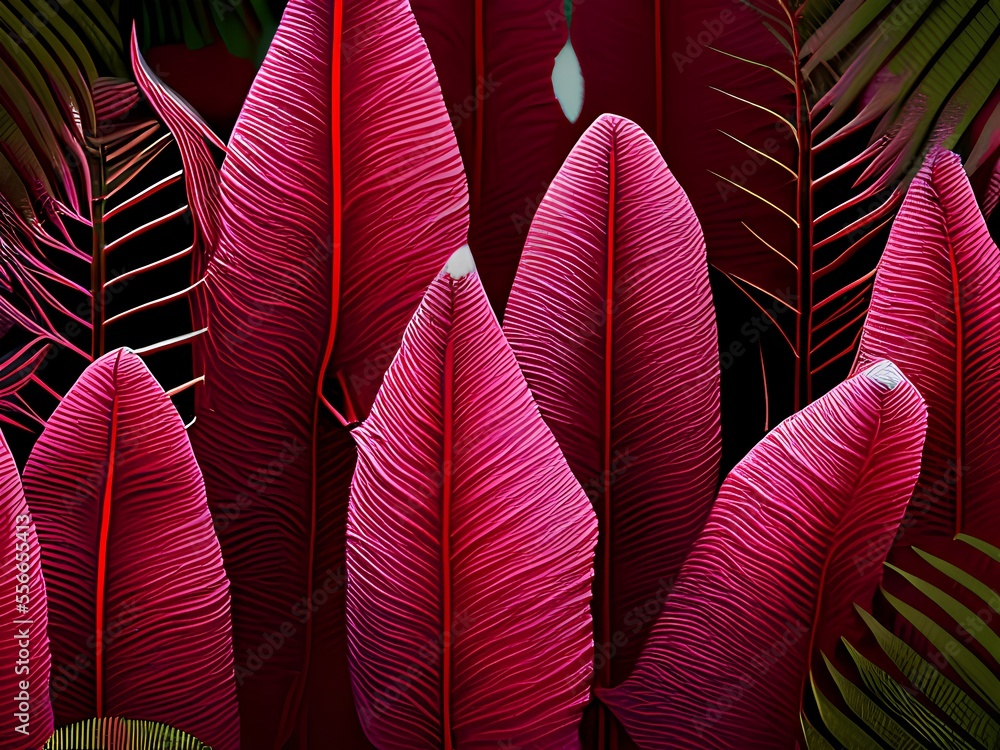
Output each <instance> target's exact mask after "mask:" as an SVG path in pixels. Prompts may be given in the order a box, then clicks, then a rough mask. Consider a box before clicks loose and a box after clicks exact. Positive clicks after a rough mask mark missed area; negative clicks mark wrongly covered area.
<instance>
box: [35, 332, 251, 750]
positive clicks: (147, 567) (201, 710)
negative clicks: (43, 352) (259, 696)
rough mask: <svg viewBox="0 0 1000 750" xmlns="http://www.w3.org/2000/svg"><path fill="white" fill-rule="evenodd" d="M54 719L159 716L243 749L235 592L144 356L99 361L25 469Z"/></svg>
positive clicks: (174, 421)
mask: <svg viewBox="0 0 1000 750" xmlns="http://www.w3.org/2000/svg"><path fill="white" fill-rule="evenodd" d="M24 487H25V494H26V496H27V497H28V502H29V504H30V507H31V511H32V514H33V515H34V517H35V521H36V523H37V525H38V538H39V541H40V542H41V546H42V569H43V572H44V574H45V580H46V584H47V587H48V595H49V637H50V638H51V639H52V695H53V699H52V703H53V709H54V711H55V717H56V724H57V725H59V726H63V725H66V724H72V723H75V722H78V721H82V720H84V719H88V718H91V717H109V716H126V717H129V718H133V719H143V720H148V721H156V722H161V723H164V724H169V725H170V726H173V727H176V728H177V729H180V730H182V731H184V732H187V733H189V734H191V735H194V736H195V737H197V738H198V739H199V740H201V741H202V742H204V743H205V744H207V745H209V746H211V747H212V748H215V750H232V749H234V748H237V747H238V746H239V742H238V718H237V709H236V690H235V687H236V686H235V684H234V681H233V651H232V631H231V623H230V615H229V591H228V585H227V581H226V574H225V571H224V570H223V567H222V555H221V551H220V549H219V543H218V541H217V540H216V538H215V533H214V532H213V530H212V518H211V515H210V514H209V511H208V504H207V502H206V499H205V487H204V484H203V482H202V478H201V472H200V471H199V469H198V464H197V463H196V462H195V458H194V454H193V453H192V452H191V446H190V444H189V443H188V438H187V433H186V432H185V430H184V424H183V423H182V422H181V418H180V416H179V415H178V414H177V412H176V410H175V409H174V407H173V405H172V404H171V403H170V399H169V398H168V397H167V395H166V394H165V393H164V392H163V389H162V388H160V386H159V385H158V384H157V383H156V381H155V380H153V377H152V375H150V374H149V370H147V369H146V366H145V365H144V364H143V362H142V360H140V359H139V358H138V357H137V356H136V355H135V354H133V353H132V352H130V351H128V350H123V349H118V350H116V351H113V352H111V353H109V354H106V355H105V356H103V357H101V358H100V359H99V360H97V361H96V362H94V363H93V364H91V365H90V367H88V368H87V370H86V371H85V372H84V373H83V375H82V376H81V377H80V379H79V380H78V381H77V383H76V384H75V385H74V386H73V388H71V389H70V391H69V393H68V394H67V395H66V397H65V398H64V399H63V401H62V403H61V404H60V405H59V406H58V407H57V408H56V410H55V412H54V413H53V414H52V417H51V418H50V419H49V421H48V424H47V425H46V427H45V430H44V431H43V432H42V435H41V437H40V438H39V439H38V442H37V443H36V444H35V447H34V450H33V451H32V453H31V457H30V458H29V459H28V464H27V466H26V467H25V470H24Z"/></svg>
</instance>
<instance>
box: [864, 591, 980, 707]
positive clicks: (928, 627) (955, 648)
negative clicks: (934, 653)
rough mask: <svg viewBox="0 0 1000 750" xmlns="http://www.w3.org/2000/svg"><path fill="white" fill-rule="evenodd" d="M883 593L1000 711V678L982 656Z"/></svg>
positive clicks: (954, 667)
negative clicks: (984, 662) (978, 655)
mask: <svg viewBox="0 0 1000 750" xmlns="http://www.w3.org/2000/svg"><path fill="white" fill-rule="evenodd" d="M882 594H883V596H885V598H886V600H887V601H888V602H889V604H891V605H892V607H893V608H894V609H895V610H896V611H897V612H899V614H900V615H902V616H903V618H905V619H906V620H907V621H908V622H909V623H910V624H911V625H913V627H915V628H916V629H917V630H919V631H920V632H921V633H922V634H923V636H924V637H925V638H926V639H927V640H928V641H930V642H931V645H932V646H934V648H936V649H937V650H938V651H939V652H940V653H941V654H942V655H943V656H944V658H945V659H947V660H948V663H949V664H951V666H952V668H953V669H954V670H955V671H956V672H957V673H958V675H959V677H961V678H962V679H963V680H965V682H966V683H967V684H968V685H969V687H971V688H972V689H973V690H975V691H976V692H977V693H978V694H979V695H980V696H981V697H982V698H984V699H985V700H986V701H988V702H989V703H990V704H991V705H992V706H993V708H994V709H995V710H997V711H1000V678H997V676H996V675H995V674H993V672H992V671H991V670H990V669H989V668H988V667H987V666H986V665H985V664H983V662H982V660H981V659H980V658H979V657H977V656H976V655H975V654H973V653H972V652H971V651H969V649H967V648H966V647H965V646H964V645H962V643H961V642H960V641H958V640H956V639H955V638H954V636H952V635H951V634H950V633H948V632H946V631H945V630H944V628H942V627H941V626H940V625H938V624H937V623H936V622H934V621H933V620H932V619H931V618H929V617H928V616H927V615H925V614H924V613H923V612H921V611H920V610H918V609H916V608H914V607H911V606H910V605H909V604H907V603H906V602H904V601H902V600H900V599H897V598H896V597H894V596H893V595H892V594H890V593H889V592H887V591H886V590H885V589H883V590H882Z"/></svg>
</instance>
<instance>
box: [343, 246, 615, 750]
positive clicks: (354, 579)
mask: <svg viewBox="0 0 1000 750" xmlns="http://www.w3.org/2000/svg"><path fill="white" fill-rule="evenodd" d="M460 255H461V253H460V254H457V255H456V258H455V259H453V260H452V261H451V263H450V264H449V269H446V272H445V273H443V274H442V275H441V276H439V277H438V278H437V279H436V280H435V281H434V283H433V284H432V285H431V287H430V288H429V289H428V291H427V294H426V295H425V297H424V300H423V302H422V303H421V305H420V308H419V309H418V310H417V313H416V315H415V316H414V318H413V321H412V322H411V323H410V327H409V328H408V329H407V332H406V334H405V336H404V337H403V343H402V347H401V349H400V353H399V354H398V355H397V357H396V359H395V360H394V362H393V364H392V366H391V368H390V370H389V372H388V374H387V375H386V381H385V384H384V385H383V386H382V389H381V391H380V392H379V395H378V398H377V399H376V402H375V406H374V408H373V410H372V416H371V417H370V418H369V419H368V421H366V422H365V423H364V424H363V425H362V426H361V427H360V428H359V429H358V430H356V431H355V435H356V437H357V440H358V468H357V472H356V473H355V476H354V481H353V483H352V486H351V504H350V507H349V510H348V527H347V540H348V541H347V565H348V586H347V617H348V638H349V640H350V646H351V652H350V653H351V680H352V684H353V685H354V693H355V696H356V699H357V701H358V707H359V711H360V714H361V717H362V721H363V722H364V724H365V726H366V731H367V733H368V736H369V737H370V738H371V740H372V741H373V742H374V744H375V745H376V746H377V747H378V748H380V750H389V748H398V749H399V750H403V749H404V748H405V749H406V750H417V749H419V748H426V749H427V750H430V749H431V748H434V749H437V748H446V749H448V750H450V749H451V748H470V749H479V750H485V749H486V748H489V749H490V750H493V749H494V748H496V747H498V746H500V747H505V746H507V745H508V744H509V745H511V746H514V747H530V748H538V749H539V750H544V749H545V748H553V749H554V748H573V747H579V738H578V734H577V732H578V724H579V721H580V717H581V713H582V710H583V706H584V705H585V704H586V702H587V694H588V688H589V681H590V676H591V670H592V665H591V660H592V658H593V645H592V642H591V616H590V612H589V602H590V586H591V577H592V563H593V550H594V544H595V542H596V537H597V524H596V520H595V518H594V513H593V510H592V509H591V507H590V504H589V503H588V502H587V498H586V496H585V494H584V493H583V491H582V490H581V488H580V485H579V484H578V483H577V481H576V480H575V479H574V478H573V475H572V473H571V472H570V470H569V467H568V466H567V465H566V460H565V459H564V458H563V456H562V454H561V453H560V451H559V447H558V446H557V444H556V441H555V439H554V438H553V437H552V433H551V432H549V429H548V428H547V427H546V426H545V423H544V422H543V421H542V419H541V417H540V416H539V414H538V410H537V408H536V406H535V404H534V401H533V400H532V398H531V394H530V393H529V391H528V387H527V384H526V383H525V381H524V378H523V376H522V375H521V372H520V370H519V369H518V366H517V363H516V361H515V359H514V355H513V354H512V352H511V351H510V349H509V347H508V346H507V343H506V342H505V341H504V338H503V334H502V333H501V332H500V328H499V326H497V323H496V319H495V318H494V316H493V313H492V311H491V310H490V307H489V302H488V301H487V298H486V295H485V293H484V291H483V288H482V286H481V285H480V283H479V279H478V277H477V276H476V275H475V274H474V273H469V274H468V275H462V274H463V273H464V271H463V270H462V269H461V268H460V266H462V265H463V264H468V265H469V266H471V263H470V261H471V256H469V255H468V253H467V252H465V259H464V260H463V259H462V258H461V257H459V256H460Z"/></svg>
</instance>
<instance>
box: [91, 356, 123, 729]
mask: <svg viewBox="0 0 1000 750" xmlns="http://www.w3.org/2000/svg"><path fill="white" fill-rule="evenodd" d="M112 382H113V383H114V384H115V391H114V396H113V397H112V400H111V434H110V436H109V439H108V478H107V481H106V482H105V485H104V497H103V499H102V501H101V531H100V536H99V537H98V540H97V601H96V603H95V609H96V612H97V616H96V618H95V629H96V636H97V641H96V643H95V646H94V648H95V654H94V657H95V658H94V670H95V676H94V678H95V680H96V682H97V684H96V686H95V688H96V689H95V700H96V702H97V717H98V718H101V717H103V716H104V635H103V634H104V604H105V602H106V600H107V577H108V537H109V535H110V532H111V500H112V494H111V493H112V489H113V486H114V479H115V454H116V453H117V451H118V389H117V382H118V363H117V361H116V362H115V374H114V378H113V380H112Z"/></svg>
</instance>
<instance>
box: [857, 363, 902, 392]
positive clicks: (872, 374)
mask: <svg viewBox="0 0 1000 750" xmlns="http://www.w3.org/2000/svg"><path fill="white" fill-rule="evenodd" d="M863 374H864V376H865V377H866V378H868V379H869V380H874V381H875V382H876V383H878V384H879V385H882V386H884V387H885V388H886V389H887V390H890V391H891V390H892V389H893V388H895V387H896V386H897V385H899V383H900V382H901V381H902V380H903V373H901V372H900V371H899V368H898V367H896V365H894V364H893V363H892V362H890V361H889V360H887V359H884V360H882V361H881V362H876V363H875V364H873V365H872V366H871V367H869V368H868V369H867V370H865V371H864V373H863Z"/></svg>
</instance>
